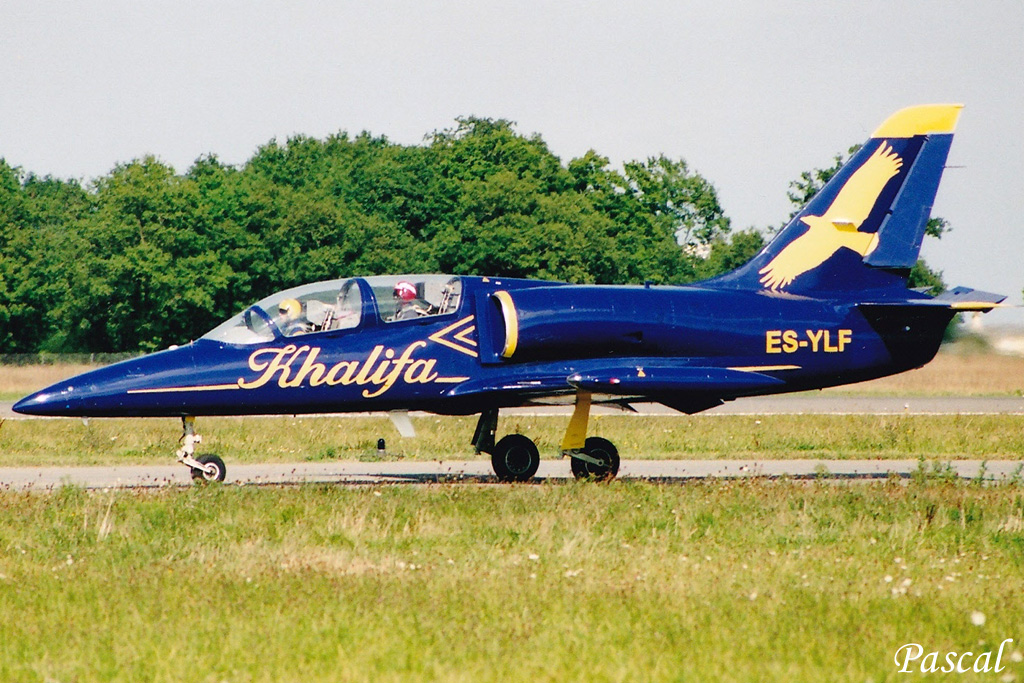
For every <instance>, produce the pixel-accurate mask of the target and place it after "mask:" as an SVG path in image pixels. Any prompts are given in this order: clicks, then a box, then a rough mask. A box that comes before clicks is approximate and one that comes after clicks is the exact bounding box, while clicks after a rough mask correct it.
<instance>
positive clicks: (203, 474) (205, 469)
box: [192, 453, 227, 482]
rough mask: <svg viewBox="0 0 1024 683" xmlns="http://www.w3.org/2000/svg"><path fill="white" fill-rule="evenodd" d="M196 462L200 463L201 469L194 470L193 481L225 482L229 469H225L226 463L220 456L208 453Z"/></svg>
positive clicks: (195, 468) (194, 468)
mask: <svg viewBox="0 0 1024 683" xmlns="http://www.w3.org/2000/svg"><path fill="white" fill-rule="evenodd" d="M196 462H198V463H199V465H200V467H193V468H192V480H193V481H200V482H202V481H224V475H226V474H227V469H226V468H225V467H224V461H223V460H221V459H220V457H219V456H216V455H213V454H212V453H207V454H205V455H200V456H199V457H198V458H196Z"/></svg>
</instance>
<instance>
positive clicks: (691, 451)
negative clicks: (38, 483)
mask: <svg viewBox="0 0 1024 683" xmlns="http://www.w3.org/2000/svg"><path fill="white" fill-rule="evenodd" d="M566 423H567V418H566V417H564V416H550V417H548V416H544V417H532V416H531V417H503V418H501V420H500V421H499V425H498V428H499V433H501V434H507V433H511V432H519V433H523V434H528V435H529V436H530V437H531V438H532V439H534V440H535V441H536V443H537V446H538V448H539V449H540V452H541V457H548V456H555V455H556V454H557V453H558V444H559V443H560V442H561V438H562V433H563V432H564V430H565V426H566ZM413 424H414V425H415V426H416V430H417V437H416V438H415V439H401V438H399V436H398V433H397V431H396V430H395V428H394V426H392V424H391V422H390V421H389V420H388V419H387V418H385V417H358V418H352V417H324V418H318V417H306V418H302V417H298V418H297V417H291V416H287V417H268V418H203V419H200V420H198V421H197V425H198V427H199V431H200V433H201V434H203V437H204V440H203V444H202V447H201V449H200V451H201V452H204V453H217V454H219V455H221V456H222V457H224V458H225V459H226V460H227V461H228V463H229V467H230V463H232V462H237V463H260V462H311V461H312V462H317V461H330V460H360V459H361V460H372V459H374V458H376V455H377V439H378V438H380V437H384V438H385V439H386V440H387V445H388V452H389V453H390V454H391V456H392V457H402V458H406V459H414V460H415V459H421V460H423V459H426V460H439V459H440V460H458V459H471V458H474V457H479V456H477V455H476V454H475V453H474V450H473V447H472V446H471V445H470V443H469V442H470V439H471V438H472V435H473V427H474V425H475V418H472V417H466V418H456V417H421V418H413ZM590 434H592V435H596V436H604V437H606V438H610V439H612V440H613V441H614V442H615V444H616V445H617V447H618V449H619V452H620V454H621V456H622V458H623V459H631V460H637V459H674V458H685V459H716V458H758V459H763V458H771V459H784V458H822V459H852V458H925V459H928V460H954V459H963V458H971V459H981V460H1003V459H1024V416H1021V415H963V416H955V415H935V416H932V415H905V416H904V415H888V416H871V415H861V416H844V415H764V416H761V417H754V416H745V415H719V416H701V415H696V416H684V415H680V416H658V417H641V416H636V415H606V416H600V417H594V418H592V419H591V422H590ZM179 436H181V422H180V420H176V419H173V418H162V419H104V420H100V419H96V420H90V421H89V422H88V424H84V423H83V422H82V420H78V419H72V418H68V419H57V420H8V421H6V422H4V423H3V424H2V425H0V467H2V466H19V465H54V466H71V465H95V464H108V465H113V464H121V465H128V464H144V463H163V464H169V463H171V462H173V453H174V449H175V448H177V443H178V437H179Z"/></svg>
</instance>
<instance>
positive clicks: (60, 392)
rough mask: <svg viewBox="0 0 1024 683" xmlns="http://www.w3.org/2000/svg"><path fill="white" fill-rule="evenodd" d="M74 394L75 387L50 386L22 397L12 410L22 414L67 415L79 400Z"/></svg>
mask: <svg viewBox="0 0 1024 683" xmlns="http://www.w3.org/2000/svg"><path fill="white" fill-rule="evenodd" d="M74 394H75V391H74V389H73V388H68V389H58V388H56V387H48V388H46V389H43V390H42V391H37V392H36V393H34V394H30V395H28V396H26V397H25V398H23V399H21V400H20V401H18V402H17V403H15V404H14V406H13V407H12V408H11V410H13V411H14V412H16V413H21V414H22V415H43V416H48V415H67V414H68V411H70V410H73V409H74V406H75V403H76V402H77V397H75V395H74Z"/></svg>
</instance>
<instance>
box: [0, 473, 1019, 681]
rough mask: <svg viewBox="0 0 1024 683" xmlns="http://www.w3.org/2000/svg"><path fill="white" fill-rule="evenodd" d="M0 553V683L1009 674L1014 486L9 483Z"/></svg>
mask: <svg viewBox="0 0 1024 683" xmlns="http://www.w3.org/2000/svg"><path fill="white" fill-rule="evenodd" d="M0 549H2V554H0V614H2V615H3V619H0V680H4V681H38V682H40V683H42V682H44V681H175V682H178V681H210V682H214V681H339V680H346V681H348V680H353V681H362V680H365V681H400V680H401V681H405V680H408V681H419V680H441V681H535V680H540V681H568V680H573V681H578V680H593V681H815V682H817V681H856V682H857V683H863V682H864V681H896V680H902V679H903V678H908V679H912V680H919V679H920V678H921V676H920V674H915V675H913V676H910V677H908V676H905V675H901V674H898V673H897V672H896V670H897V667H896V666H895V664H894V655H895V653H896V650H897V649H898V648H899V647H900V646H901V645H904V644H906V643H910V642H915V643H920V644H922V645H923V646H924V647H925V648H926V649H927V650H928V651H932V650H936V651H940V652H942V653H945V652H947V651H954V652H961V653H962V652H964V651H968V650H969V651H972V652H974V653H976V654H977V653H980V652H982V651H993V652H994V651H995V650H996V649H997V648H998V646H999V644H1000V643H1001V642H1003V641H1004V640H1005V639H1007V638H1013V639H1014V642H1013V643H1011V644H1010V646H1009V647H1008V649H1006V651H1005V653H1004V656H1003V659H1002V666H1004V667H1005V669H1004V670H1003V671H1002V672H1001V673H1000V674H995V673H991V674H986V675H981V676H979V677H976V678H972V677H971V675H967V676H954V677H953V678H955V679H956V680H997V681H1012V680H1022V679H1024V664H1022V663H1021V660H1022V659H1024V656H1022V655H1021V651H1022V650H1024V630H1022V628H1024V624H1022V622H1021V619H1020V616H1021V597H1020V596H1021V595H1022V592H1024V572H1022V569H1024V493H1022V490H1021V489H1020V488H1019V487H1018V486H1011V485H1002V486H985V487H982V486H977V485H974V484H956V483H948V482H946V483H943V482H938V481H924V482H916V483H911V484H909V485H899V484H895V483H885V482H879V483H870V484H863V485H852V486H835V485H832V484H825V483H815V482H809V483H796V482H764V481H747V482H712V483H704V484H690V485H685V486H667V485H655V484H647V483H636V482H633V483H628V482H613V483H612V484H610V485H592V484H585V483H568V484H543V485H518V486H468V485H433V486H390V487H356V488H348V487H344V488H343V487H333V486H304V487H297V488H287V489H275V488H261V489H253V488H241V487H223V486H213V487H200V488H196V489H183V490H177V489H175V490H163V491H159V492H156V493H153V492H148V493H137V492H123V491H121V492H111V493H100V492H95V493H89V492H84V491H81V490H77V489H63V490H61V491H60V492H58V493H54V494H49V495H44V494H38V493H36V494H32V493H14V492H7V493H4V494H3V495H2V496H0ZM982 621H983V623H981V622H982ZM941 657H942V655H940V660H939V664H940V665H941V664H942V659H941ZM994 657H995V654H993V655H992V660H994ZM971 661H973V659H972V660H968V666H969V665H970V662H971ZM992 663H993V664H994V661H992Z"/></svg>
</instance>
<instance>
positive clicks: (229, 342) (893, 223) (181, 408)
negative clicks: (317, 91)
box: [14, 107, 1001, 416]
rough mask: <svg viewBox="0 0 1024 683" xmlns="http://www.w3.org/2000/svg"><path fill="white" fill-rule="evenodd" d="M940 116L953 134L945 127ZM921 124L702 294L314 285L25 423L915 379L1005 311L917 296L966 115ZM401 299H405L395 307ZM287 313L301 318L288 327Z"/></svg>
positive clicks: (71, 385) (43, 400)
mask: <svg viewBox="0 0 1024 683" xmlns="http://www.w3.org/2000/svg"><path fill="white" fill-rule="evenodd" d="M935 110H938V111H939V114H940V115H942V116H945V118H944V119H943V118H942V116H940V117H939V118H940V119H941V120H942V121H945V122H946V123H941V122H940V124H935V123H934V121H935V118H936V117H935V116H933V114H934V111H935ZM907 111H910V110H907ZM912 113H913V112H912ZM928 114H929V115H928V117H925V116H920V117H918V118H920V119H921V120H922V121H925V119H927V120H926V121H925V122H924V123H915V122H914V121H911V123H912V124H913V125H911V126H909V128H908V126H907V125H906V121H905V120H904V119H906V116H905V112H901V113H899V114H897V115H894V117H893V119H891V120H890V121H887V122H886V124H883V127H882V128H881V129H880V131H881V133H880V135H882V137H873V138H871V139H870V140H869V141H868V142H867V144H865V146H864V147H863V148H862V149H861V150H860V151H859V152H858V153H857V154H856V155H854V157H853V158H852V159H851V161H850V162H849V163H848V164H847V165H846V166H845V167H844V168H843V169H842V170H841V171H840V172H839V173H838V174H837V175H836V177H835V178H833V179H832V180H831V181H830V182H829V183H828V184H827V185H826V186H825V187H824V188H823V189H822V191H821V192H820V193H819V194H818V195H817V196H816V197H815V198H814V199H812V200H811V202H810V203H809V204H808V205H807V207H805V208H804V210H803V211H801V212H800V214H798V215H797V216H796V217H795V218H794V220H793V221H792V222H791V223H790V224H789V226H787V227H786V228H785V229H784V230H783V231H781V232H780V234H779V235H778V236H777V237H776V239H775V240H773V241H772V242H771V243H770V244H769V245H768V246H767V247H765V249H764V250H763V251H762V252H761V253H760V254H758V255H757V256H756V257H754V259H753V260H752V261H751V262H750V263H748V264H746V265H745V266H742V267H741V268H739V269H737V270H736V271H734V272H733V273H730V274H728V275H725V276H722V277H719V278H716V279H713V280H709V281H707V282H705V283H701V284H697V285H691V286H599V285H571V284H566V283H555V282H540V281H532V280H512V279H505V278H483V277H449V276H418V275H407V276H391V277H373V278H352V279H348V280H335V281H331V282H327V283H314V284H313V285H308V286H305V287H301V288H296V289H294V290H289V291H287V292H281V293H277V294H274V295H271V296H270V297H268V298H267V299H265V300H264V301H262V302H258V303H257V304H255V305H254V306H253V307H251V308H250V309H248V310H247V311H245V312H243V313H241V314H239V316H236V317H235V318H233V319H232V320H230V321H227V322H226V323H225V324H223V325H221V326H219V327H218V328H216V329H215V330H213V331H211V333H210V334H209V335H207V336H205V337H204V338H201V339H199V340H196V341H194V342H192V343H191V344H188V345H186V346H182V347H180V348H176V349H171V350H167V351H162V352H160V353H155V354H152V355H149V356H145V357H142V358H138V359H134V360H130V361H125V362H123V363H118V364H116V365H112V366H109V367H105V368H102V369H99V370H95V371H92V372H88V373H85V374H83V375H79V376H77V377H74V378H71V379H69V380H66V381H63V382H59V383H57V384H54V385H53V386H51V387H48V388H46V389H44V390H43V391H40V392H38V393H36V394H33V395H32V396H29V397H26V398H25V399H23V400H22V401H20V402H18V403H17V404H16V405H15V407H14V409H15V410H16V411H18V412H22V413H28V414H35V415H69V416H186V415H192V416H199V415H245V414H273V413H279V414H298V413H322V412H342V411H367V410H391V409H415V410H427V411H433V412H437V413H454V414H469V413H479V412H481V411H484V410H487V409H489V408H494V407H504V406H513V405H520V404H522V403H524V402H528V401H531V400H535V399H538V398H542V397H551V396H559V395H572V394H574V393H575V392H576V391H577V390H583V391H588V392H595V393H598V394H604V395H607V396H609V397H611V398H613V399H615V400H620V401H623V402H628V401H656V402H661V403H665V404H667V405H670V406H673V407H677V408H680V409H682V410H687V411H690V412H695V411H697V410H701V409H705V408H707V407H710V406H712V405H716V404H718V403H720V402H721V401H723V400H730V399H734V398H738V397H741V396H749V395H754V394H767V393H779V392H785V391H795V390H805V389H810V388H817V387H824V386H832V385H837V384H843V383H847V382H855V381H861V380H865V379H870V378H873V377H879V376H883V375H887V374H891V373H894V372H900V371H903V370H906V369H909V368H913V367H917V366H920V365H922V364H924V363H926V362H927V361H928V360H930V359H931V358H932V356H933V355H934V354H935V352H936V350H937V349H938V346H939V343H940V341H941V338H942V334H943V331H944V329H945V327H946V325H947V324H948V322H949V321H950V319H951V318H952V317H953V315H955V314H956V312H957V311H959V310H985V309H986V308H991V307H992V306H994V305H995V304H996V303H998V301H1000V300H1001V297H998V296H993V295H987V294H983V293H975V292H971V291H970V290H958V291H959V294H958V295H957V296H955V297H949V298H944V299H943V298H939V299H933V298H931V297H928V296H926V295H924V294H921V293H918V292H914V291H910V290H908V289H907V288H906V277H907V274H908V270H909V267H910V266H911V265H912V264H913V263H914V260H915V259H916V257H917V252H918V249H919V248H920V243H921V238H922V235H923V230H924V222H925V221H926V220H927V218H928V213H929V210H930V207H931V203H932V201H933V200H934V196H935V189H936V187H937V185H938V181H939V177H940V176H941V173H942V168H943V165H944V163H945V159H946V154H947V153H948V151H949V145H950V140H951V138H952V128H951V125H950V124H948V120H949V119H950V117H951V118H952V122H953V123H954V124H955V112H953V113H951V112H947V111H946V110H944V109H942V108H941V107H940V108H935V107H932V108H930V109H929V111H928ZM900 116H903V117H904V118H898V117H900ZM929 117H930V118H929ZM911 118H913V117H911ZM890 124H891V125H890ZM914 125H916V126H917V127H916V128H915V127H914ZM947 129H948V130H947ZM908 130H909V132H906V131H908ZM400 289H401V291H403V292H405V293H406V295H407V296H406V298H402V297H398V296H392V290H393V291H394V292H395V293H396V294H397V292H398V291H399V290H400ZM413 291H415V292H416V296H415V298H411V297H412V292H413ZM291 302H294V303H291ZM294 310H300V311H301V318H299V319H295V318H287V317H283V316H286V314H287V313H288V311H294Z"/></svg>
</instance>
